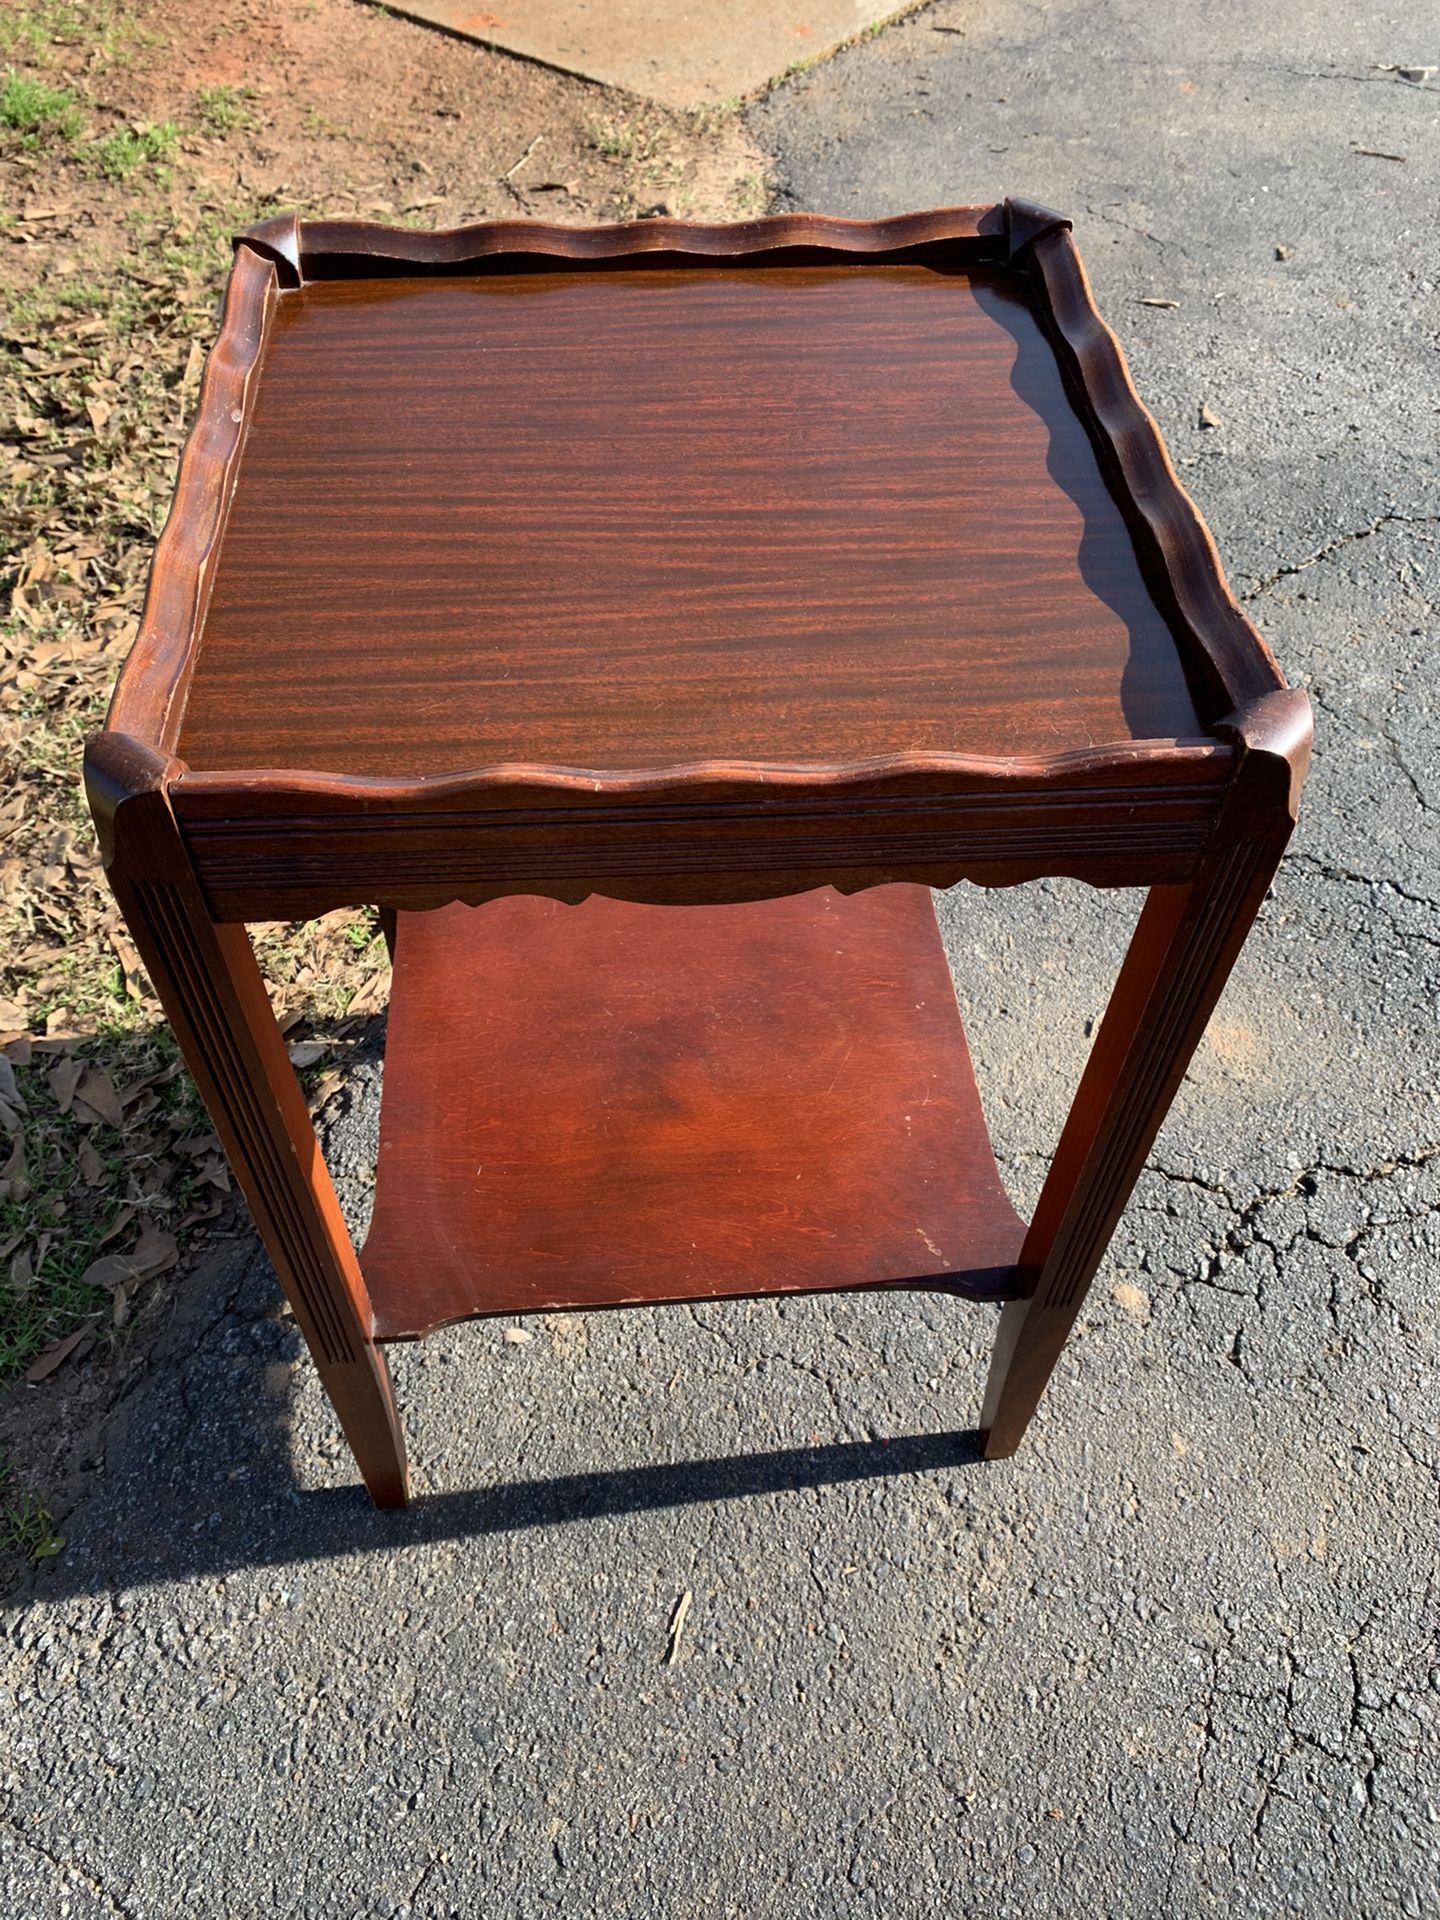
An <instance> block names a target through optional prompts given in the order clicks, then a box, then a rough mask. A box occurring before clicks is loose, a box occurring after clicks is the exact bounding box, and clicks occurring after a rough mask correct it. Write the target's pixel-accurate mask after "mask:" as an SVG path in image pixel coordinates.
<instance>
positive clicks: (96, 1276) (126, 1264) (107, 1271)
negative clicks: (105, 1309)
mask: <svg viewBox="0 0 1440 1920" xmlns="http://www.w3.org/2000/svg"><path fill="white" fill-rule="evenodd" d="M134 1272H135V1269H134V1266H133V1263H132V1262H131V1260H130V1257H129V1255H128V1254H124V1253H105V1254H102V1255H101V1256H100V1258H99V1259H98V1260H92V1261H91V1262H90V1264H89V1266H88V1267H86V1269H85V1271H84V1273H82V1274H81V1276H80V1283H81V1285H82V1286H86V1287H106V1288H109V1287H118V1286H120V1285H122V1284H123V1283H124V1282H125V1281H126V1280H130V1279H133V1278H134Z"/></svg>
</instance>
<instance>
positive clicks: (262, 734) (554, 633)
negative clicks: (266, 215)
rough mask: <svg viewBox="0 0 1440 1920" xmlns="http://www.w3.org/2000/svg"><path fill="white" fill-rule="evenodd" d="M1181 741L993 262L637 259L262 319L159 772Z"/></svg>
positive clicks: (1106, 510) (1183, 706) (1060, 395)
mask: <svg viewBox="0 0 1440 1920" xmlns="http://www.w3.org/2000/svg"><path fill="white" fill-rule="evenodd" d="M1202 732H1203V728H1202V727H1201V724H1200V721H1199V719H1198V717H1197V715H1196V712H1195V707H1194V702H1193V699H1192V696H1191V693H1190V691H1189V688H1188V686H1187V684H1186V679H1185V673H1184V669H1183V666H1182V663H1181V660H1180V656H1179V652H1178V649H1177V647H1176V644H1175V641H1174V640H1173V638H1172V636H1171V634H1170V631H1169V628H1168V626H1167V624H1166V621H1165V619H1164V616H1163V614H1162V613H1161V612H1160V610H1159V609H1158V608H1157V607H1156V605H1155V603H1154V600H1153V599H1152V597H1151V595H1150V593H1149V592H1148V591H1147V589H1146V585H1145V582H1144V579H1143V577H1142V575H1141V570H1140V565H1139V562H1138V560H1137V558H1136V553H1135V548H1134V544H1133V542H1132V540H1131V538H1130V535H1129V532H1128V530H1127V528H1126V526H1125V522H1124V519H1123V518H1122V516H1121V513H1120V509H1119V506H1118V505H1117V503H1116V501H1115V499H1114V496H1113V495H1112V494H1111V492H1110V491H1109V489H1108V488H1107V487H1106V485H1105V481H1104V479H1103V477H1102V475H1101V472H1100V466H1099V462H1098V460H1097V458H1096V453H1095V449H1094V447H1093V446H1092V444H1091V442H1090V440H1089V438H1088V436H1087V434H1086V431H1085V427H1084V425H1083V423H1082V421H1081V419H1080V417H1079V415H1078V414H1077V413H1076V411H1075V408H1074V407H1073V406H1072V404H1071V403H1070V400H1069V397H1068V396H1067V394H1066V392H1065V388H1064V385H1063V382H1062V379H1061V376H1060V369H1059V367H1058V365H1057V363H1056V359H1055V355H1054V352H1053V351H1052V349H1051V347H1050V345H1049V343H1048V342H1047V341H1046V339H1045V338H1044V335H1043V334H1042V333H1041V331H1040V328H1039V324H1038V322H1037V319H1036V316H1035V315H1034V313H1033V312H1032V311H1031V310H1030V308H1029V307H1028V305H1027V303H1026V301H1025V299H1024V297H1023V294H1022V292H1021V290H1020V288H1019V286H1018V285H1017V282H1016V277H1015V276H1014V275H1011V274H1008V273H1006V272H1004V271H1002V270H1000V269H997V268H992V267H974V268H968V269H967V268H963V267H962V268H958V269H956V270H955V271H953V272H945V271H943V270H937V269H935V268H932V267H924V266H855V265H847V266H833V267H832V266H820V267H771V268H764V267H762V268H758V269H756V268H743V267H737V268H729V269H726V268H723V267H722V268H717V269H712V270H710V271H708V272H698V273H697V272H693V271H689V270H687V269H685V268H670V269H665V268H656V269H653V270H651V271H648V272H644V273H636V272H633V271H623V270H617V271H612V272H608V273H606V272H601V273H586V274H569V275H566V274H555V273H517V274H511V273H505V274H492V275H486V276H483V277H469V278H463V279H444V280H436V279H425V278H418V277H414V276H403V277H396V278H394V279H389V278H387V279H383V280H350V281H329V282H322V283H320V284H318V285H314V286H310V287H305V288H302V289H300V290H299V292H298V294H297V295H296V296H295V297H294V298H293V299H292V300H290V301H289V302H287V303H285V304H284V305H283V306H282V308H281V310H280V312H279V314H278V315H277V318H276V323H275V328H274V333H273V336H272V338H271V340H270V343H269V345H268V347H267V350H266V354H265V361H264V366H263V370H262V373H261V378H260V382H259V388H258V392H257V395H256V400H255V412H254V420H253V423H252V425H251V428H250V431H249V434H248V436H247V439H246V442H245V448H244V451H243V454H242V456H241V460H240V466H239V473H238V477H237V480H236V486H235V494H234V499H233V501H232V503H231V507H230V512H229V517H228V520H227V523H226V527H225V533H224V537H223V540H222V542H221V547H220V553H219V557H218V560H217V562H216V566H215V576H214V585H213V588H212V591H211V595H210V606H209V612H208V614H207V616H206V621H205V628H204V639H203V644H202V646H201V650H200V654H199V658H198V660H197V663H196V668H195V677H194V681H193V683H192V686H191V691H190V700H189V705H188V709H187V712H186V717H185V725H184V728H183V730H182V732H181V736H180V755H181V758H182V759H184V760H186V761H187V762H188V763H189V764H190V765H192V766H197V767H245V766H256V765H275V766H288V767H314V768H321V769H325V770H327V771H331V772H336V773H345V772H356V773H372V774H406V773H449V772H456V771H461V770H463V769H465V768H468V767H479V766H488V765H496V764H503V763H505V762H507V761H541V762H548V763H552V764H556V765H562V766H572V767H586V768H590V767H593V768H637V767H647V766H669V765H680V764H683V763H685V762H687V761H696V760H704V759H708V758H709V757H711V756H712V755H714V754H716V753H717V752H719V753H724V754H726V755H729V756H735V757H741V758H745V759H753V760H762V761H790V760H798V761H806V762H808V761H822V762H823V761H835V760H845V759H868V758H872V757H875V756H878V755H883V754H893V753H906V752H913V751H924V750H930V751H934V752H961V753H965V752H969V753H984V752H996V753H1036V752H1040V753H1045V752H1056V751H1064V750H1066V749H1070V748H1076V747H1084V746H1087V745H1091V744H1093V743H1095V742H1100V741H1111V740H1124V739H1131V738H1142V739H1148V738H1156V737H1166V736H1169V737H1186V736H1188V737H1196V736H1198V735H1200V734H1201V733H1202Z"/></svg>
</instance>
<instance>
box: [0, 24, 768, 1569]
mask: <svg viewBox="0 0 1440 1920" xmlns="http://www.w3.org/2000/svg"><path fill="white" fill-rule="evenodd" d="M766 198H767V186H766V182H765V180H764V176H763V167H762V165H761V162H760V160H759V157H758V155H757V154H756V152H755V150H754V149H753V148H752V147H751V145H750V143H749V141H748V139H747V138H746V135H745V133H744V130H743V128H742V127H741V125H740V123H739V121H738V119H737V118H736V117H735V116H734V115H724V114H704V115H701V114H691V115H685V114H675V113H669V112H666V111H664V110H662V109H660V108H657V107H653V106H650V105H647V104H645V103H643V102H639V101H636V100H634V99H631V98H629V97H628V96H624V95H619V94H615V93H612V92H609V91H607V90H606V89H604V88H601V87H597V86H593V85H590V84H588V83H586V82H584V81H579V80H574V79H571V78H568V77H566V76H564V75H561V74H557V73H552V72H549V71H547V70H545V69H543V68H540V67H536V66H532V65H528V64H526V63H524V62H522V61H518V60H514V59H511V58H509V57H507V56H505V55H502V54H498V53H494V52H491V51H489V50H487V49H485V48H482V47H477V46H475V45H472V44H469V43H466V42H462V41H459V40H455V39H450V38H447V37H445V36H444V35H441V34H438V33H435V32H432V31H429V30H427V29H425V28H424V27H421V26H419V25H416V24H414V23H413V22H409V21H405V20H401V19H399V18H396V17H394V16H392V15H390V14H388V13H386V12H385V11H384V10H383V9H381V8H378V7H372V6H367V5H363V4H359V0H309V4H296V5H294V6H290V5H286V6H276V5H274V4H273V0H218V4H213V3H212V4H207V5H201V4H199V3H198V0H30V3H29V4H21V5H20V6H19V7H18V8H17V7H16V6H15V5H14V0H11V4H10V6H9V7H8V8H7V9H5V10H4V11H0V348H3V351H0V594H3V596H4V602H5V608H6V612H5V617H4V622H3V625H0V1385H5V1384H6V1383H9V1395H8V1399H7V1400H6V1401H5V1402H4V1403H3V1404H0V1562H3V1561H4V1560H5V1558H6V1556H7V1552H8V1556H9V1559H10V1560H11V1562H12V1563H13V1562H14V1561H15V1560H16V1559H17V1558H19V1557H22V1556H24V1555H27V1554H30V1553H33V1552H34V1551H36V1550H37V1545H38V1544H43V1542H44V1540H45V1539H46V1537H47V1536H46V1532H45V1525H44V1524H43V1523H42V1521H41V1519H40V1518H39V1517H38V1516H39V1515H41V1514H42V1513H43V1510H44V1508H45V1507H46V1506H47V1505H48V1506H49V1507H50V1508H52V1509H53V1510H54V1511H55V1512H56V1513H57V1514H59V1513H60V1512H61V1511H63V1508H64V1507H65V1506H66V1505H67V1504H68V1503H69V1501H70V1500H71V1499H73V1498H74V1496H75V1493H76V1492H77V1490H78V1488H79V1487H80V1486H81V1485H82V1484H83V1480H84V1476H85V1474H86V1472H88V1471H89V1470H90V1467H91V1466H92V1465H93V1460H94V1456H95V1452H96V1448H97V1445H98V1439H97V1436H98V1435H99V1434H100V1433H101V1432H102V1430H103V1425H104V1419H105V1414H106V1410H107V1408H108V1407H109V1406H110V1405H111V1404H112V1403H113V1401H114V1399H115V1397H116V1396H117V1395H118V1394H119V1393H121V1392H122V1391H123V1390H124V1387H125V1384H126V1382H127V1380H128V1379H129V1378H130V1377H131V1376H132V1374H133V1373H134V1371H135V1369H136V1368H137V1366H139V1365H140V1364H142V1363H143V1359H144V1356H145V1354H146V1352H148V1349H149V1346H150V1344H151V1342H152V1341H153V1338H154V1336H155V1332H156V1330H157V1329H158V1328H159V1327H160V1326H162V1325H163V1324H164V1321H165V1318H166V1314H167V1311H168V1305H169V1302H170V1301H171V1300H172V1299H173V1289H174V1286H175V1284H176V1280H177V1276H178V1275H181V1274H183V1273H184V1272H185V1271H186V1270H187V1268H188V1267H189V1266H190V1265H191V1264H192V1263H193V1262H194V1261H195V1259H196V1258H197V1257H198V1255H199V1254H200V1253H201V1252H203V1251H204V1250H205V1248H206V1246H207V1245H209V1244H210V1243H211V1242H212V1241H213V1239H214V1236H215V1235H216V1233H217V1232H218V1233H233V1232H234V1231H236V1230H237V1225H239V1226H242V1227H243V1221H242V1220H240V1218H239V1216H238V1214H237V1209H236V1207H235V1204H234V1202H233V1200H232V1199H231V1198H230V1197H229V1196H228V1191H227V1184H228V1183H227V1180H226V1176H225V1173H224V1169H223V1163H222V1162H221V1161H220V1159H219V1157H218V1156H217V1154H216V1152H215V1146H214V1142H213V1140H212V1139H210V1138H209V1137H208V1123H207V1122H206V1121H205V1120H204V1117H203V1115H202V1114H200V1112H199V1109H198V1106H197V1104H196V1103H195V1100H194V1095H193V1089H191V1088H190V1087H189V1082H188V1078H187V1077H186V1076H185V1075H184V1073H183V1070H182V1069H181V1068H180V1066H179V1063H178V1061H177V1059H176V1057H175V1053H174V1048H173V1043H172V1042H171V1041H170V1039H169V1036H168V1032H167V1030H166V1027H165V1024H164V1021H163V1018H162V1016H161V1014H160V1011H159V1008H158V1006H157V1005H156V1003H155V1001H154V999H153V996H152V995H151V992H150V988H149V983H148V981H147V980H146V979H145V976H144V972H143V969H142V968H141V967H140V965H139V962H138V959H137V957H136V955H135V953H134V950H133V948H132V947H131V946H130V944H129V941H128V940H127V938H126V936H125V932H124V929H123V927H122V926H121V925H120V923H119V919H118V916H117V914H116V912H115V909H114V908H113V906H112V904H111V902H110V898H109V894H108V891H107V890H106V888H105V886H104V883H103V876H102V875H101V873H100V870H99V866H98V861H97V858H96V854H95V849H94V842H93V836H92V833H91V830H90V826H89V821H88V818H87V816H86V812H85V808H84V804H83V799H82V796H81V793H80V786H79V779H78V775H79V765H80V751H81V746H82V743H83V740H84V737H85V735H86V734H87V733H88V732H89V731H91V730H92V729H93V728H94V727H95V726H97V725H98V724H99V722H100V720H101V717H102V716H103V712H104V707H105V703H106V700H107V699H108V695H109V690H110V687H111V686H112V684H113V682H114V677H115V674H116V672H117V670H118V667H119V664H120V661H121V660H122V659H123V657H124V655H125V652H126V650H127V649H128V647H129V645H130V642H131V641H132V639H133V638H134V634H135V630H136V623H137V621H138V618H139V613H140V608H141V604H142V601H143V597H144V589H145V579H146V573H147V569H148V566H149V560H150V555H151V552H152V550H153V546H154V541H155V538H156V535H157V534H158V532H159V529H160V527H161V525H162V524H163V521H164V517H165V513H166V511H167V508H168V505H169V497H170V491H171V488H172V486H173V483H174V476H175V470H176V465H177V462H178V459H179V453H180V448H181V446H182V444H183V441H184V436H185V432H186V428H187V425H188V421H189V417H190V414H191V412H192V411H193V408H194V404H195V398H196V394H197V392H198V387H199V379H200V372H201V367H202V365H203V361H204V354H205V351H206V349H207V348H208V346H209V344H210V341H211V339H212V337H213V332H214V324H215V316H216V311H217V302H218V296H219V293H220V290H221V287H222V285H223V280H224V275H225V271H226V267H227V264H228V257H229V247H228V236H229V234H230V233H231V232H232V231H234V230H235V229H236V228H237V227H241V226H244V225H248V224H249V223H250V222H251V221H253V220H256V219H258V218H262V217H264V216H265V215H267V214H270V213H273V212H276V211H279V210H281V209H286V208H295V209H298V210H299V211H301V212H302V213H308V214H319V213H322V212H324V213H329V214H339V215H344V214H353V215H359V216H364V217H367V218H371V219H378V220H383V221H393V222H396V223H401V224H408V225H414V226H423V227H436V226H451V225H460V224H463V223H465V222H467V221H471V220H481V219H486V218H494V217H498V216H506V217H511V218H513V217H516V216H521V217H537V218H544V219H549V220H556V221H571V222H574V221H587V220H608V219H623V218H631V217H636V216H640V215H644V214H647V213H652V212H654V213H659V212H670V213H675V214H681V215H689V216H691V217H695V218H713V219H723V218H730V217H740V216H743V215H746V214H751V213H755V212H758V211H760V210H761V209H762V207H763V205H764V204H765V201H766ZM257 944H258V947H259V951H260V955H261V960H262V963H263V964H264V966H265V968H266V972H267V976H268V977H269V979H270V981H271V984H272V991H273V993H274V995H275V999H276V1002H277V1006H278V1008H279V1010H280V1012H281V1014H282V1017H283V1019H284V1021H285V1022H286V1025H287V1037H288V1038H289V1039H290V1040H291V1042H292V1058H294V1060H295V1063H296V1066H297V1070H298V1071H300V1072H301V1074H302V1079H303V1080H304V1081H305V1083H306V1085H307V1089H308V1091H309V1093H310V1096H311V1100H312V1105H313V1106H314V1107H315V1108H316V1109H317V1110H318V1108H319V1107H320V1106H323V1104H324V1103H325V1101H326V1100H327V1099H328V1098H329V1097H330V1095H331V1094H332V1093H333V1092H334V1091H335V1090H336V1089H337V1087H338V1086H339V1084H340V1083H341V1080H342V1077H343V1065H344V1057H345V1054H346V1051H347V1050H348V1048H349V1047H350V1046H352V1045H353V1044H354V1042H355V1037H356V1035H357V1034H358V1033H359V1032H360V1031H361V1030H362V1029H363V1027H364V1024H365V1022H366V1021H367V1020H368V1019H369V1018H370V1017H371V1016H372V1015H373V1014H374V1013H375V1012H376V1010H377V1009H378V1008H379V1007H380V1006H381V1005H383V1002H384V998H385V991H386V983H387V975H386V961H385V954H384V946H383V942H381V941H380V940H379V939H378V937H377V930H376V927H375V925H374V922H373V919H372V918H371V917H370V916H368V915H365V914H355V913H343V914H332V915H330V916H328V917H327V919H325V920H324V921H321V922H318V923H312V924H308V925H305V926H296V927H287V928H270V929H266V930H264V932H263V934H262V935H261V936H260V937H259V939H258V942H257ZM87 1075H88V1076H89V1078H88V1080H87V1079H85V1076H87ZM82 1083H83V1084H82ZM77 1087H78V1088H79V1089H80V1091H79V1093H78V1094H77V1093H76V1088H77ZM86 1087H88V1088H89V1091H90V1093H91V1094H92V1095H93V1096H94V1099H93V1100H92V1101H89V1102H87V1100H86V1098H85V1089H86ZM157 1248H158V1249H160V1250H161V1252H162V1254H163V1255H164V1257H163V1258H157V1257H156V1249H157ZM172 1248H173V1250H174V1253H173V1257H171V1249H172ZM27 1370H30V1371H32V1372H33V1373H35V1374H36V1375H37V1377H36V1378H34V1379H33V1380H31V1381H26V1380H25V1379H24V1375H25V1373H26V1371H27ZM4 1571H5V1570H4V1567H3V1565H0V1584H3V1580H4Z"/></svg>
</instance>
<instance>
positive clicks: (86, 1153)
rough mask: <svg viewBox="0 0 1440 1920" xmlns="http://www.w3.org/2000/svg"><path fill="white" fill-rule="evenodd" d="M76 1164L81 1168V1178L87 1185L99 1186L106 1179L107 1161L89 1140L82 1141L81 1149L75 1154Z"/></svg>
mask: <svg viewBox="0 0 1440 1920" xmlns="http://www.w3.org/2000/svg"><path fill="white" fill-rule="evenodd" d="M75 1164H76V1165H77V1167H78V1168H79V1169H80V1178H81V1180H82V1181H83V1182H84V1183H85V1185H86V1186H87V1187H98V1186H99V1185H100V1183H101V1181H103V1180H104V1178H105V1162H104V1161H103V1160H102V1159H101V1158H100V1156H99V1154H98V1153H97V1152H96V1151H95V1149H94V1147H93V1146H92V1145H91V1144H90V1142H89V1141H88V1140H82V1141H81V1142H80V1151H79V1153H78V1154H76V1156H75Z"/></svg>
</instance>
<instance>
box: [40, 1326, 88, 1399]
mask: <svg viewBox="0 0 1440 1920" xmlns="http://www.w3.org/2000/svg"><path fill="white" fill-rule="evenodd" d="M89 1338H90V1329H89V1328H88V1327H81V1328H79V1330H78V1331H77V1332H75V1333H67V1334H66V1336H65V1338H64V1339H63V1340H57V1341H56V1342H55V1344H54V1346H53V1347H47V1348H46V1349H45V1351H44V1352H43V1353H37V1354H36V1356H35V1358H34V1359H33V1360H32V1361H31V1362H30V1364H29V1366H28V1367H27V1368H26V1369H25V1378H26V1379H27V1380H28V1381H29V1383H30V1385H31V1386H32V1387H38V1386H39V1384H40V1382H41V1381H42V1380H48V1379H49V1377H50V1375H51V1374H52V1373H54V1371H55V1369H56V1368H57V1367H63V1366H64V1364H65V1362H66V1361H67V1360H68V1359H69V1358H70V1356H71V1354H72V1353H74V1351H75V1349H76V1348H77V1347H78V1346H79V1345H80V1342H81V1341H82V1340H88V1339H89Z"/></svg>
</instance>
